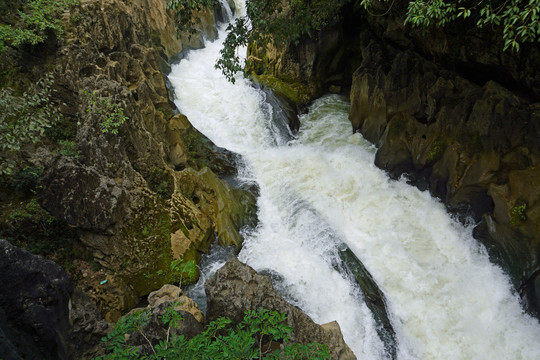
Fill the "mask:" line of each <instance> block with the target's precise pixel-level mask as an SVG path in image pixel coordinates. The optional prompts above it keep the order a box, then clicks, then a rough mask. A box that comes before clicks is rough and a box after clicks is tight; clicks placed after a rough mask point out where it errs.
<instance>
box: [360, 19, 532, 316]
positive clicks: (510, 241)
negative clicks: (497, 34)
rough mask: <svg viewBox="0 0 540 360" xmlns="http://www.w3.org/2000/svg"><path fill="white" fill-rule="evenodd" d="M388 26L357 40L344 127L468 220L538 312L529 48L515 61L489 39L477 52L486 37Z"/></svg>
mask: <svg viewBox="0 0 540 360" xmlns="http://www.w3.org/2000/svg"><path fill="white" fill-rule="evenodd" d="M396 24H397V21H395V20H393V21H388V22H387V23H382V22H380V21H379V22H378V23H377V25H379V26H380V27H381V28H382V29H384V30H383V31H381V30H379V31H377V28H375V30H374V31H367V30H366V31H362V32H360V34H359V36H358V38H357V41H356V44H357V48H359V49H361V53H360V54H359V56H358V57H359V59H361V61H362V62H361V64H360V66H359V67H358V68H357V69H356V71H355V72H354V74H353V76H352V86H351V113H350V119H351V123H352V125H353V130H355V131H360V132H361V133H362V134H363V135H364V136H365V137H366V138H367V139H368V140H370V141H371V142H373V143H374V144H376V145H377V147H378V151H377V155H376V160H375V162H376V164H377V166H379V167H381V168H383V169H385V170H387V171H388V172H389V173H390V175H391V176H393V177H399V176H400V175H401V174H407V175H408V177H409V179H410V181H411V182H412V183H413V184H416V185H417V186H419V187H420V188H422V189H429V190H430V192H431V193H432V194H433V195H434V196H437V197H439V198H441V199H442V200H443V201H444V202H445V204H446V205H447V207H448V208H449V210H450V211H451V212H454V213H456V214H458V215H459V216H462V217H463V218H464V216H471V217H472V218H473V219H474V220H475V221H476V223H477V226H476V228H475V237H476V238H477V239H478V240H480V241H481V242H482V243H483V244H484V245H486V247H487V249H488V251H489V252H490V255H492V258H493V260H494V261H495V262H497V263H499V264H501V265H502V266H503V267H504V268H505V269H506V271H507V272H508V273H509V275H510V276H511V278H512V281H513V282H514V285H515V287H516V289H517V290H518V291H519V292H520V294H521V296H522V298H523V300H524V305H525V306H526V307H527V308H528V309H530V310H533V311H538V309H539V306H540V298H539V297H538V290H537V286H538V281H539V279H538V278H537V270H538V269H539V264H538V261H537V257H538V254H539V251H540V248H539V247H538V245H537V243H538V239H539V238H540V232H539V228H538V223H539V220H540V219H539V218H538V215H537V213H538V210H539V209H540V207H539V206H540V203H539V202H538V197H537V195H536V194H537V192H538V190H537V189H538V184H539V180H540V177H539V175H540V173H539V172H538V170H537V166H538V161H539V157H538V156H539V154H540V148H539V143H538V138H539V135H540V128H539V122H538V121H539V120H540V118H539V116H540V112H539V111H538V109H539V108H540V105H539V103H537V102H536V101H538V86H539V85H540V84H539V83H538V80H537V79H538V76H539V75H538V70H537V69H536V70H535V69H533V67H531V63H534V62H536V63H538V59H540V57H539V56H538V54H539V52H538V49H537V48H531V49H526V50H525V52H524V53H523V54H521V55H520V56H521V57H522V59H523V64H524V66H523V67H519V66H516V65H515V64H516V62H517V61H519V59H520V58H519V57H516V56H511V55H508V54H502V52H501V50H500V48H499V47H498V44H497V43H492V45H491V47H489V45H488V48H487V49H486V45H485V44H486V43H482V42H481V41H482V40H483V41H486V38H487V39H488V40H489V36H488V35H486V34H484V35H485V36H486V37H482V36H481V35H482V34H480V35H479V34H477V33H473V32H472V31H471V32H468V33H465V34H462V36H463V37H462V38H461V39H456V38H455V37H454V36H452V35H455V34H452V33H451V32H450V31H448V32H446V33H445V32H442V31H441V32H440V33H438V34H433V35H431V36H432V37H436V39H433V38H428V39H422V38H420V37H419V34H415V33H414V32H412V33H407V32H403V29H401V31H402V32H401V33H400V32H399V29H398V30H396V26H397V25H396ZM372 25H374V24H372ZM382 25H385V27H382ZM435 40H436V41H435ZM488 44H489V42H488ZM481 49H485V52H484V50H481ZM426 54H431V55H430V56H429V55H426ZM443 58H444V61H442V60H441V61H438V60H439V59H443ZM449 66H452V67H451V68H449ZM497 69H499V70H497ZM518 69H519V71H517V70H518ZM534 79H536V80H534ZM505 86H506V87H505Z"/></svg>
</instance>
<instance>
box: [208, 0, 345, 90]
mask: <svg viewBox="0 0 540 360" xmlns="http://www.w3.org/2000/svg"><path fill="white" fill-rule="evenodd" d="M350 1H351V0H335V1H328V0H290V1H283V0H247V1H246V14H247V18H242V17H241V18H237V19H236V20H235V22H233V23H231V24H230V25H229V27H228V29H227V30H228V34H227V38H226V39H225V43H224V47H223V49H222V50H221V57H220V59H218V61H217V64H216V67H217V68H219V69H221V70H222V71H223V73H224V74H225V76H226V77H227V78H228V79H229V80H231V81H232V82H234V74H235V73H236V72H237V71H239V70H241V69H242V67H243V64H241V63H240V58H239V56H238V54H237V52H236V51H237V49H238V47H240V46H246V45H248V44H251V43H256V44H257V45H259V46H262V45H264V44H266V43H268V42H273V43H277V44H288V43H295V44H298V42H299V39H300V37H301V36H303V35H305V34H311V35H314V34H315V33H317V32H318V31H320V30H321V29H323V28H324V27H326V26H328V25H329V24H331V23H333V22H335V21H337V20H338V19H339V17H340V16H339V15H340V10H341V8H342V7H343V5H344V4H346V3H348V2H350Z"/></svg>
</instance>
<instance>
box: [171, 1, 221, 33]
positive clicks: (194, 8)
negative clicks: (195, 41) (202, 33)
mask: <svg viewBox="0 0 540 360" xmlns="http://www.w3.org/2000/svg"><path fill="white" fill-rule="evenodd" d="M218 4H219V2H218V0H167V10H172V11H173V13H174V23H175V26H176V30H177V32H178V35H179V36H180V34H181V33H182V32H187V33H189V34H195V33H196V32H197V25H199V24H200V17H199V15H200V13H201V12H203V11H207V10H212V9H214V6H217V5H218Z"/></svg>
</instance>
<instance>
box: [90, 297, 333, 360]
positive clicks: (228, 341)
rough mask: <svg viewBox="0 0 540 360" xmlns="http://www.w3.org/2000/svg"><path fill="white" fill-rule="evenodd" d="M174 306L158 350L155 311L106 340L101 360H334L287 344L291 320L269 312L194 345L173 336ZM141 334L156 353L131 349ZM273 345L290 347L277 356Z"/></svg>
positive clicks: (321, 349)
mask: <svg viewBox="0 0 540 360" xmlns="http://www.w3.org/2000/svg"><path fill="white" fill-rule="evenodd" d="M175 305H177V304H175V303H171V304H170V305H169V307H168V308H167V309H166V311H165V313H164V314H163V315H162V317H161V320H162V322H163V323H164V325H165V326H167V327H168V329H167V336H166V338H165V339H162V340H161V341H160V342H159V343H157V344H153V343H152V342H151V341H150V340H149V339H148V337H146V336H145V334H144V328H145V326H146V325H147V324H148V322H149V319H150V310H145V311H139V312H136V313H134V314H131V315H128V316H124V317H122V318H121V319H120V320H119V321H118V323H117V324H116V326H115V328H114V330H113V331H112V332H111V333H110V334H109V335H108V336H107V337H106V338H104V339H103V341H105V342H107V344H108V346H107V349H108V350H109V352H110V353H109V354H107V355H105V356H102V357H99V358H98V359H127V358H129V359H197V360H200V359H208V360H210V359H211V360H220V359H223V360H225V359H227V360H228V359H246V360H247V359H276V360H277V359H291V360H292V359H318V360H326V359H330V355H329V353H328V349H327V348H326V346H324V345H321V344H315V343H314V344H306V345H302V344H287V343H288V342H289V340H290V334H291V332H292V329H291V328H290V327H289V326H287V325H286V324H285V321H286V315H285V314H281V313H279V312H277V311H270V310H266V309H258V310H247V311H246V312H245V313H244V319H243V320H242V322H241V323H239V324H238V325H236V326H235V327H231V326H230V325H231V320H230V319H227V318H219V319H217V320H216V321H213V322H211V323H210V324H208V326H207V327H206V329H205V331H204V332H203V333H201V334H199V335H197V336H195V337H193V338H191V339H186V338H185V337H184V336H183V335H180V336H176V335H172V336H170V334H171V329H172V328H174V327H176V326H178V324H179V322H180V321H182V318H181V317H180V315H179V314H178V313H177V312H176V311H175V310H174V306H175ZM135 332H137V333H139V334H141V335H142V336H143V337H144V339H145V340H146V342H147V343H148V344H149V345H150V353H148V354H142V353H141V352H140V351H139V349H137V348H136V347H134V346H129V345H127V344H126V334H133V333H135ZM273 342H274V343H275V342H280V343H285V344H287V345H285V346H283V347H282V348H280V349H278V350H275V351H273V347H272V345H273Z"/></svg>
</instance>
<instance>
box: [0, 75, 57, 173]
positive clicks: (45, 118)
mask: <svg viewBox="0 0 540 360" xmlns="http://www.w3.org/2000/svg"><path fill="white" fill-rule="evenodd" d="M52 84H53V76H52V74H49V75H46V76H45V77H43V78H42V79H41V80H39V81H38V82H37V84H36V86H35V87H33V88H31V89H29V90H28V91H27V92H26V91H25V92H24V93H23V94H22V95H20V96H19V95H17V94H15V92H14V91H13V90H11V89H8V88H6V89H0V175H9V174H11V173H12V172H13V171H14V170H15V168H16V167H17V165H18V164H19V163H20V151H21V150H22V149H23V148H24V146H26V145H27V144H30V143H33V144H36V143H38V142H39V141H40V140H41V139H42V137H43V135H44V133H45V129H47V128H49V127H51V126H52V125H53V124H55V123H56V122H58V121H59V120H60V118H61V114H60V113H59V112H58V111H57V110H56V108H55V106H54V104H53V102H52V92H53V90H52Z"/></svg>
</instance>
